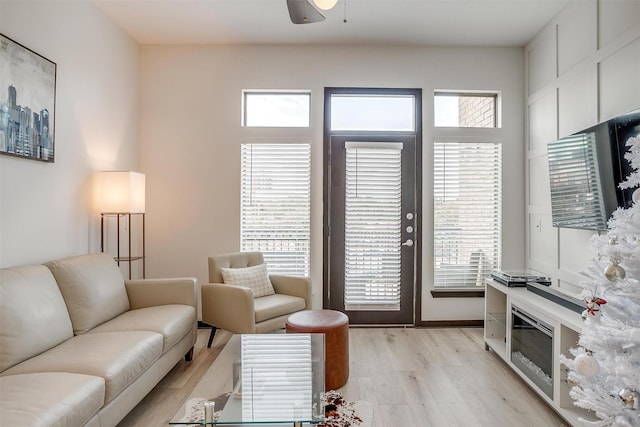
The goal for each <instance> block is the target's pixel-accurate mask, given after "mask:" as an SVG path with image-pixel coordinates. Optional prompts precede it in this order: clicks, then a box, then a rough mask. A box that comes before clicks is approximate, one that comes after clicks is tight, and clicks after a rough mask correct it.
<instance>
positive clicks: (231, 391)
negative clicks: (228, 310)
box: [169, 333, 325, 427]
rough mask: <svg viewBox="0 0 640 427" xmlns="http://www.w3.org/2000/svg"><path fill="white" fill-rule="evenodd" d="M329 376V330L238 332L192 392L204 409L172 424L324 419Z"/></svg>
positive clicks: (182, 414) (283, 422)
mask: <svg viewBox="0 0 640 427" xmlns="http://www.w3.org/2000/svg"><path fill="white" fill-rule="evenodd" d="M324 378H325V376H324V334H280V333H274V334H255V335H254V334H252V335H234V336H233V337H232V338H231V339H230V340H229V342H228V343H227V345H226V346H225V348H224V349H223V350H222V352H221V353H220V355H218V357H217V358H216V360H215V361H214V363H213V364H212V365H211V368H209V371H207V373H206V374H205V375H204V376H203V377H202V379H201V381H200V382H199V383H198V385H197V386H196V387H195V389H194V391H193V393H192V394H191V396H190V399H191V400H190V401H191V402H193V401H194V399H196V400H197V403H198V404H200V405H202V402H204V411H203V410H202V407H200V411H195V412H194V414H193V415H191V416H185V410H184V408H183V409H182V410H181V411H179V412H178V413H177V414H176V415H175V416H174V418H173V419H172V421H170V422H169V424H170V425H260V424H263V425H266V424H268V425H291V424H293V425H294V427H299V426H302V424H303V423H306V424H319V423H321V422H323V421H324V404H323V402H322V397H323V394H324Z"/></svg>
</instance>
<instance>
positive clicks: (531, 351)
mask: <svg viewBox="0 0 640 427" xmlns="http://www.w3.org/2000/svg"><path fill="white" fill-rule="evenodd" d="M511 362H512V363H513V364H514V365H515V366H516V367H517V369H518V370H519V371H520V372H522V373H523V374H524V375H525V376H526V377H527V378H529V379H530V380H531V381H532V382H533V383H534V384H535V385H536V386H538V388H539V389H540V390H542V391H543V392H544V393H545V394H546V395H547V396H549V398H550V399H553V327H552V326H550V325H549V324H547V323H545V322H543V321H541V320H539V319H537V318H535V317H534V316H532V315H530V314H528V313H527V312H525V311H523V310H522V309H521V308H519V307H516V306H515V305H514V306H512V307H511Z"/></svg>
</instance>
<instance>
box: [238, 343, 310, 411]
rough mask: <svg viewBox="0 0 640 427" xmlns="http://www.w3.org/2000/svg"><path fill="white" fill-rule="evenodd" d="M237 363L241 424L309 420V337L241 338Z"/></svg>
mask: <svg viewBox="0 0 640 427" xmlns="http://www.w3.org/2000/svg"><path fill="white" fill-rule="evenodd" d="M241 363H242V420H243V421H254V422H269V421H271V422H274V421H282V420H288V419H302V420H308V419H311V418H312V409H313V407H312V401H313V360H312V351H311V336H310V335H309V334H276V335H273V334H271V335H270V334H264V335H255V334H253V335H243V336H242V349H241Z"/></svg>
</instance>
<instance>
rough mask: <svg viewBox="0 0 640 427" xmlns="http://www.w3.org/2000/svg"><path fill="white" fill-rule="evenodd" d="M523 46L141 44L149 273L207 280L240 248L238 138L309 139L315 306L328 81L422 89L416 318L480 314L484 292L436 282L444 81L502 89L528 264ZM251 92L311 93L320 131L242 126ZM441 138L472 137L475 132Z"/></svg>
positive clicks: (519, 237) (518, 253)
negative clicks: (437, 292)
mask: <svg viewBox="0 0 640 427" xmlns="http://www.w3.org/2000/svg"><path fill="white" fill-rule="evenodd" d="M523 64H524V62H523V54H522V49H516V48H485V49H482V48H436V47H423V48H420V47H349V46H344V47H338V46H309V47H302V46H244V47H238V46H236V47H231V46H226V47H224V46H223V47H215V46H188V47H184V46H183V47H179V46H144V47H142V48H141V62H140V68H141V73H140V76H141V79H140V94H141V95H140V102H141V106H140V144H141V146H140V168H141V171H142V172H144V173H146V176H147V189H148V190H147V213H148V215H147V225H148V228H147V230H148V233H147V236H148V238H147V254H148V263H147V271H148V272H149V274H150V275H152V276H166V275H176V274H178V275H195V276H197V278H198V280H199V281H200V282H201V283H202V282H206V281H208V280H207V277H208V276H207V257H208V256H210V255H215V254H219V253H224V252H230V251H236V250H238V249H239V229H240V225H239V218H240V211H239V206H240V201H239V195H240V189H239V186H240V161H239V159H240V144H241V143H242V142H244V141H248V140H252V139H254V138H271V139H277V138H285V139H287V140H303V141H310V142H311V144H312V265H311V275H312V279H313V283H314V304H315V306H316V307H320V306H321V295H322V163H323V158H322V121H323V117H322V115H323V90H324V87H328V86H338V87H339V86H355V87H401V88H422V90H423V126H424V135H423V138H424V139H423V142H424V147H423V153H424V156H423V175H424V183H423V189H424V194H423V214H424V218H423V229H424V234H423V236H422V242H423V252H424V256H423V259H422V262H423V271H424V272H423V310H422V316H421V317H422V319H419V320H449V319H481V318H482V309H483V300H482V299H481V298H475V299H438V300H433V299H432V298H431V295H430V293H429V290H430V289H431V283H432V274H433V272H432V259H433V258H432V257H433V250H432V247H431V241H432V214H431V212H432V199H433V194H432V191H431V188H432V174H431V167H430V165H431V164H432V160H431V158H432V142H433V139H434V137H435V136H436V134H435V133H434V129H433V119H432V117H433V106H432V105H433V101H432V94H433V91H434V90H435V89H452V90H481V89H482V90H498V91H501V93H502V101H503V121H502V123H503V127H502V128H501V129H498V130H493V131H489V132H486V136H487V137H489V138H494V139H497V140H499V141H502V142H503V143H504V153H503V155H504V164H505V167H504V186H505V196H504V203H505V211H504V230H503V235H504V246H503V250H504V265H505V266H506V267H510V268H519V267H520V268H521V267H523V266H524V245H523V242H524V198H523V194H524V191H523V190H524V176H523V173H522V170H523V159H524V152H523V126H524V125H523V116H524V113H523V104H524V99H523V87H524V81H523V74H524V71H523V66H524V65H523ZM242 89H310V90H311V91H312V112H311V114H312V117H311V127H310V128H309V129H303V130H300V129H298V130H277V129H271V130H259V129H246V128H242V127H241V126H240V115H241V91H242ZM439 135H440V136H466V135H468V132H466V130H459V131H455V132H445V131H441V132H440V134H439Z"/></svg>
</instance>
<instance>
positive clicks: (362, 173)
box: [344, 142, 402, 310]
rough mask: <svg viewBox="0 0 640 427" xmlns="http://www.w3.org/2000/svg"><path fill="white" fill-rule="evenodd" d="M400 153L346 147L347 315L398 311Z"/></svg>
mask: <svg viewBox="0 0 640 427" xmlns="http://www.w3.org/2000/svg"><path fill="white" fill-rule="evenodd" d="M365 145H366V144H365ZM374 145H375V147H374ZM401 150H402V144H396V143H372V144H369V145H368V146H363V145H362V144H359V143H349V142H347V145H346V180H345V187H346V188H345V283H344V287H345V289H344V298H345V308H346V309H347V310H358V309H362V310H371V309H377V310H399V309H400V249H401V237H402V236H401V229H400V228H401V215H402V212H401V208H402V204H401V203H402V193H401V190H402V180H401V175H402V164H401V154H402V151H401Z"/></svg>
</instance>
